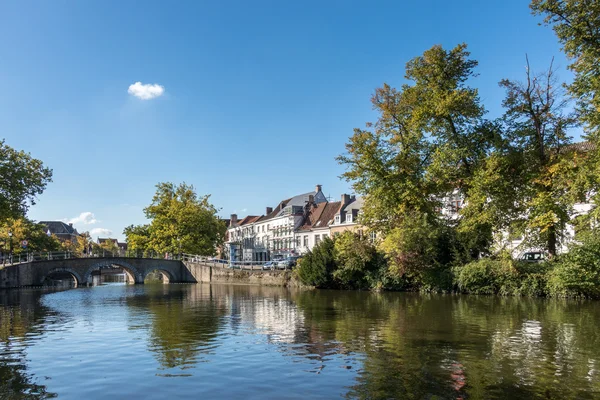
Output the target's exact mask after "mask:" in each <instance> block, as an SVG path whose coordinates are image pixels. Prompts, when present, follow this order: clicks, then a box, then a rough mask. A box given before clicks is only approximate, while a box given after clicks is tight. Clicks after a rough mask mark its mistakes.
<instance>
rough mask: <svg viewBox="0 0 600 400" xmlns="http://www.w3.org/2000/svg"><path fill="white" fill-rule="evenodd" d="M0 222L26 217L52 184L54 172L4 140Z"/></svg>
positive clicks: (0, 147)
mask: <svg viewBox="0 0 600 400" xmlns="http://www.w3.org/2000/svg"><path fill="white" fill-rule="evenodd" d="M0 176H1V177H2V179H1V180H0V219H5V218H18V217H22V216H25V214H26V213H27V210H28V209H29V206H30V205H33V204H35V198H36V196H37V195H39V194H41V193H42V192H43V191H44V189H45V188H46V185H47V184H48V182H50V181H51V180H52V170H51V169H49V168H46V167H45V166H44V164H43V163H42V162H41V161H40V160H37V159H35V158H32V157H31V155H30V154H28V153H25V152H24V151H17V150H15V149H13V148H12V147H10V146H8V145H6V144H5V142H4V140H0Z"/></svg>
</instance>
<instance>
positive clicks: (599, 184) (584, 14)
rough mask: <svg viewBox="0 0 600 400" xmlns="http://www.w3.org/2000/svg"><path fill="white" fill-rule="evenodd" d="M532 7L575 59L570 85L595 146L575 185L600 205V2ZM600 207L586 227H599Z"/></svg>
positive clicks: (553, 1) (542, 1) (558, 0)
mask: <svg viewBox="0 0 600 400" xmlns="http://www.w3.org/2000/svg"><path fill="white" fill-rule="evenodd" d="M531 9H532V11H533V13H534V14H535V15H540V16H543V17H544V23H545V24H546V25H550V26H552V28H553V29H554V32H555V33H556V36H557V37H558V39H559V41H560V43H561V44H562V46H563V51H564V52H565V54H566V55H567V57H569V58H570V59H571V60H572V63H571V64H570V65H569V68H570V69H571V70H572V71H573V73H574V75H575V76H574V79H573V82H572V83H571V84H570V85H568V88H569V92H570V94H571V96H572V97H573V98H574V99H575V100H576V102H577V109H578V112H579V116H580V119H581V122H582V123H583V125H584V129H585V130H586V132H587V136H586V138H587V139H588V140H590V141H591V142H592V144H593V145H594V146H593V147H592V148H591V149H589V154H588V155H587V157H586V158H587V159H586V160H585V163H584V164H583V166H582V168H581V173H580V174H579V176H578V179H577V180H576V181H574V182H573V186H574V187H577V188H579V189H580V190H581V191H585V192H587V194H592V198H591V199H590V200H591V201H592V202H593V203H594V204H600V3H599V2H597V1H595V0H533V1H532V2H531ZM599 219H600V209H599V208H598V207H594V209H593V210H592V211H591V212H590V214H589V215H588V216H586V217H583V218H580V219H579V223H580V225H582V226H586V229H588V230H589V228H592V229H593V227H594V226H595V227H596V233H597V229H598V225H597V224H595V225H594V224H593V221H594V220H596V221H597V220H599Z"/></svg>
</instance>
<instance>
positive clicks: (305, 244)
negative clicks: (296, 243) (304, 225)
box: [304, 235, 308, 247]
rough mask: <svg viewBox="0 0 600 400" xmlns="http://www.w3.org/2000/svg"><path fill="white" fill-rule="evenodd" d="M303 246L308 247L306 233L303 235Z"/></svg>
mask: <svg viewBox="0 0 600 400" xmlns="http://www.w3.org/2000/svg"><path fill="white" fill-rule="evenodd" d="M304 247H308V235H304Z"/></svg>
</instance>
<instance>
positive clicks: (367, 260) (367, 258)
mask: <svg viewBox="0 0 600 400" xmlns="http://www.w3.org/2000/svg"><path fill="white" fill-rule="evenodd" d="M334 249H335V253H334V254H335V255H334V258H335V263H336V266H337V268H336V270H335V271H334V272H333V279H335V281H336V282H337V284H338V285H339V286H340V287H344V288H353V289H370V288H374V289H378V288H381V287H382V285H383V282H384V278H383V277H384V275H385V274H386V270H387V265H386V262H385V259H384V257H383V254H381V253H379V252H378V251H377V248H376V247H375V246H374V245H373V243H371V241H370V240H369V239H368V237H367V236H364V235H358V234H356V233H354V232H351V231H346V232H344V233H342V234H341V235H340V236H339V237H337V238H336V239H335V241H334Z"/></svg>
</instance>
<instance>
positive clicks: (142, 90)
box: [127, 82, 165, 100]
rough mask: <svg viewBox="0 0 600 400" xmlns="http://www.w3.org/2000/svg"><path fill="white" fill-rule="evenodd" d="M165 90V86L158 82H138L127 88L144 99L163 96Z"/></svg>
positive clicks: (131, 93) (128, 91)
mask: <svg viewBox="0 0 600 400" xmlns="http://www.w3.org/2000/svg"><path fill="white" fill-rule="evenodd" d="M164 92H165V87H164V86H161V85H159V84H158V83H155V84H150V83H142V82H136V83H134V84H133V85H129V89H128V90H127V93H129V94H130V95H132V96H135V97H137V98H139V99H142V100H151V99H154V98H156V97H159V96H162V95H163V93H164Z"/></svg>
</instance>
